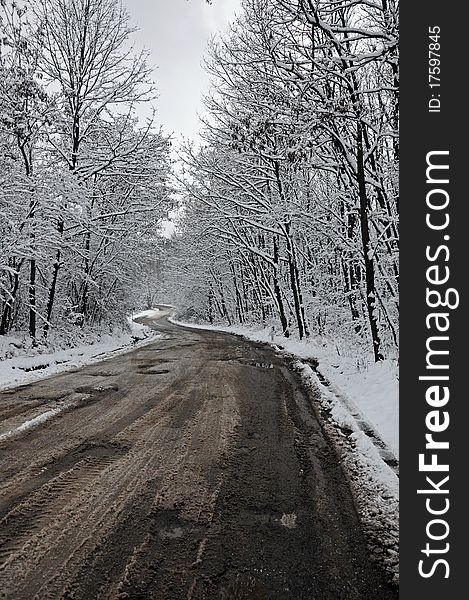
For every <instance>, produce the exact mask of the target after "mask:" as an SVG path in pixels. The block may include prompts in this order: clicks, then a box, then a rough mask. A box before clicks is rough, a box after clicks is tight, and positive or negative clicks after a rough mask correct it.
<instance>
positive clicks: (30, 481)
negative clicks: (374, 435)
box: [0, 319, 398, 600]
mask: <svg viewBox="0 0 469 600" xmlns="http://www.w3.org/2000/svg"><path fill="white" fill-rule="evenodd" d="M153 326H154V327H155V328H156V329H158V330H160V331H161V333H162V334H163V335H164V339H163V340H160V341H158V342H155V343H151V344H149V345H147V346H144V347H141V348H140V349H137V350H134V351H133V352H130V353H128V354H124V355H121V356H118V357H115V358H113V359H109V360H107V361H104V362H101V363H99V364H94V365H91V366H88V367H86V368H83V369H80V370H77V371H75V372H68V373H65V374H62V375H58V376H54V377H51V378H49V379H45V380H43V381H40V382H38V383H35V384H31V385H26V386H23V387H22V388H16V389H15V390H10V391H7V392H3V393H0V435H1V433H2V431H3V432H5V431H6V430H8V428H13V427H15V426H18V425H19V424H20V423H22V422H25V421H27V420H30V419H32V418H34V417H36V416H37V415H39V414H43V413H45V412H47V411H50V410H53V411H56V414H54V415H53V417H52V418H51V419H49V420H47V421H45V422H44V423H42V424H40V425H38V426H37V427H35V428H32V429H30V430H27V431H24V432H20V433H18V434H17V435H13V436H10V437H6V438H5V437H4V438H1V439H0V474H1V475H0V498H1V499H0V518H1V522H0V564H1V566H0V598H7V599H12V600H13V599H25V600H32V599H35V598H37V599H40V600H42V599H51V600H52V599H53V600H57V599H62V598H64V599H65V598H68V599H72V598H73V599H75V600H94V599H142V600H143V599H147V598H153V599H157V600H199V599H200V600H201V599H207V600H211V599H213V600H215V599H217V600H228V599H230V600H234V599H238V600H329V599H331V600H332V599H334V600H339V599H343V600H358V599H363V600H365V599H366V600H375V599H376V600H388V599H395V598H397V597H398V595H397V591H396V590H395V589H393V588H392V587H391V586H390V585H389V584H388V583H387V580H386V578H385V576H384V575H383V574H382V573H381V572H380V571H379V569H378V568H377V567H375V566H374V565H373V563H372V562H371V561H370V558H369V555H368V551H367V548H366V543H365V540H364V538H363V534H362V532H361V529H360V526H359V522H358V520H357V516H356V513H355V510H354V506H353V502H352V499H351V496H350V492H349V489H348V486H347V483H346V480H345V477H344V475H343V473H342V471H341V469H340V467H339V466H338V464H337V458H336V455H335V453H334V451H333V449H332V448H331V447H330V445H329V443H328V442H327V440H326V439H325V437H324V435H323V432H322V430H321V427H320V425H319V423H318V420H317V416H316V413H315V411H314V409H313V407H312V403H311V399H310V398H308V396H307V393H306V391H305V390H304V389H303V388H302V385H301V381H300V380H299V378H298V376H297V375H296V374H295V373H293V372H292V371H291V370H290V369H289V368H288V365H287V364H286V363H285V362H284V360H283V359H282V358H281V357H279V356H278V355H276V354H275V353H274V352H273V350H272V349H271V348H269V347H267V346H264V345H261V344H255V343H252V342H248V341H246V340H244V339H241V338H238V337H235V336H232V335H228V334H224V333H217V332H211V331H202V330H189V329H185V328H181V327H178V326H176V325H173V324H171V323H169V322H168V321H166V319H161V320H160V321H155V322H153Z"/></svg>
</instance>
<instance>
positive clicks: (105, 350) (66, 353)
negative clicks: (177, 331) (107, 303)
mask: <svg viewBox="0 0 469 600" xmlns="http://www.w3.org/2000/svg"><path fill="white" fill-rule="evenodd" d="M159 316H161V311H159V310H158V309H153V310H150V311H143V312H141V313H138V314H134V315H132V317H128V319H127V321H128V324H129V327H128V329H127V331H119V332H116V333H114V334H109V333H108V334H101V335H99V336H97V337H96V340H95V341H94V342H93V343H90V344H83V343H81V344H77V345H76V346H74V347H72V348H67V349H57V350H53V351H48V350H45V351H42V350H43V349H33V348H28V347H27V346H26V345H25V343H24V338H25V336H21V335H18V334H12V335H7V336H0V389H4V388H8V387H14V386H16V385H22V384H24V383H31V382H33V381H37V380H39V379H43V378H44V377H49V376H50V375H54V374H56V373H60V372H62V371H66V370H69V369H72V368H76V367H81V366H84V365H89V364H92V363H95V362H99V361H101V360H104V359H105V358H108V357H110V356H116V355H117V354H121V353H123V352H127V351H128V350H130V349H132V348H136V347H138V346H141V345H144V344H146V343H149V342H151V341H154V340H156V339H159V338H160V337H161V336H160V335H158V334H157V333H156V332H155V331H154V330H153V329H151V328H150V327H148V326H146V325H143V324H141V323H135V321H134V320H133V319H137V318H141V317H149V318H158V317H159Z"/></svg>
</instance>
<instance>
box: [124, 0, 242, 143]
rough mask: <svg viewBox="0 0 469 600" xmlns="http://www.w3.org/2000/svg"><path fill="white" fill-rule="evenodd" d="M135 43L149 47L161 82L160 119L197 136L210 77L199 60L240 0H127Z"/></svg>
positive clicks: (166, 127)
mask: <svg viewBox="0 0 469 600" xmlns="http://www.w3.org/2000/svg"><path fill="white" fill-rule="evenodd" d="M123 2H124V5H125V6H126V8H127V10H128V12H129V14H130V18H131V22H132V24H134V25H136V26H137V27H139V29H140V31H139V32H138V33H137V34H136V36H137V37H136V45H138V46H144V47H145V48H147V49H148V50H149V51H150V52H151V56H150V61H151V63H152V64H153V65H155V72H154V73H155V74H154V79H155V81H156V83H157V86H158V91H159V99H158V103H157V108H158V120H159V122H160V123H161V124H162V125H163V127H164V130H165V132H166V133H172V132H174V133H175V135H176V137H177V138H178V139H179V138H180V136H181V135H183V136H184V137H189V138H191V139H194V138H195V137H196V135H197V131H198V129H199V126H198V119H197V113H201V112H202V111H203V104H202V96H203V94H204V93H205V92H206V91H207V89H208V77H207V75H206V74H205V72H204V71H203V70H202V67H201V61H202V58H203V55H204V51H205V48H206V45H207V42H208V41H209V39H210V37H211V36H212V35H213V34H214V33H216V32H217V31H220V30H223V29H225V28H226V27H227V25H228V23H229V21H230V20H231V19H232V18H233V16H234V13H235V12H236V11H238V9H239V4H240V0H213V4H212V5H208V4H207V3H206V1H205V0H123Z"/></svg>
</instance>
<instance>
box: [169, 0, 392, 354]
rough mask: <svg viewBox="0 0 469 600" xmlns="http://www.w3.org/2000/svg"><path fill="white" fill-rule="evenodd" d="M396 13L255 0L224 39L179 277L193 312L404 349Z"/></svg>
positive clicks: (176, 256)
mask: <svg viewBox="0 0 469 600" xmlns="http://www.w3.org/2000/svg"><path fill="white" fill-rule="evenodd" d="M397 18H398V6H397V4H396V3H395V2H394V1H393V0H378V1H377V2H369V1H368V0H356V1H353V2H346V1H342V2H336V1H333V0H244V1H243V3H242V11H241V14H240V16H239V18H238V20H237V21H236V22H235V23H234V24H233V25H232V26H231V28H230V31H229V32H228V33H227V34H226V35H224V36H223V37H220V38H218V39H217V40H215V41H214V42H213V43H212V44H211V48H210V52H209V57H208V59H207V63H206V66H207V70H208V71H209V73H210V74H211V76H212V82H213V88H212V93H211V94H210V96H209V97H208V98H207V99H206V105H207V109H208V116H207V118H206V119H205V123H204V125H205V127H204V134H203V138H204V144H203V147H202V148H200V149H194V148H192V147H187V148H186V149H185V151H184V152H183V155H182V160H183V163H184V173H185V174H184V176H183V177H181V180H182V187H183V189H184V192H183V193H184V202H183V205H184V209H183V211H182V214H183V216H182V218H181V224H180V228H179V235H178V237H177V239H175V241H174V251H173V258H172V260H171V261H169V262H168V264H171V269H172V274H173V275H172V276H170V275H169V273H168V277H167V279H168V284H167V285H168V287H169V288H171V285H173V286H174V288H175V289H176V290H177V292H176V293H175V298H176V301H178V299H180V300H179V302H180V303H181V304H182V305H183V306H184V305H185V306H189V305H188V303H187V302H188V300H189V299H190V306H191V311H190V312H191V314H192V315H193V316H194V317H196V318H200V319H207V320H210V321H212V320H214V319H220V320H223V321H225V322H228V323H234V322H239V323H244V322H260V323H267V322H268V323H270V322H272V321H277V323H278V325H277V329H279V330H280V331H281V332H283V333H284V334H285V335H290V334H292V333H296V334H297V335H299V337H300V338H303V337H307V336H309V335H310V334H311V333H317V334H320V335H334V336H337V335H341V336H343V337H347V338H349V339H351V340H355V342H358V343H365V344H367V345H368V347H369V348H370V349H371V350H372V353H373V356H374V359H375V360H377V361H378V360H381V359H382V358H383V357H384V356H385V355H386V354H387V355H389V354H392V353H394V352H395V349H396V347H397V343H398V339H397V336H398V295H397V286H398V276H399V268H398V229H397V228H398V190H397V169H398V152H399V148H398V63H397V61H398V46H397V40H398V23H397ZM182 248H185V249H186V251H185V252H183V251H182V250H181V249H182ZM191 248H193V249H196V251H194V252H192V251H191ZM184 302H186V303H185V304H184Z"/></svg>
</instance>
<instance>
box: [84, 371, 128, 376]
mask: <svg viewBox="0 0 469 600" xmlns="http://www.w3.org/2000/svg"><path fill="white" fill-rule="evenodd" d="M84 375H86V376H87V377H116V376H117V375H120V372H119V371H94V372H92V373H84Z"/></svg>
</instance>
